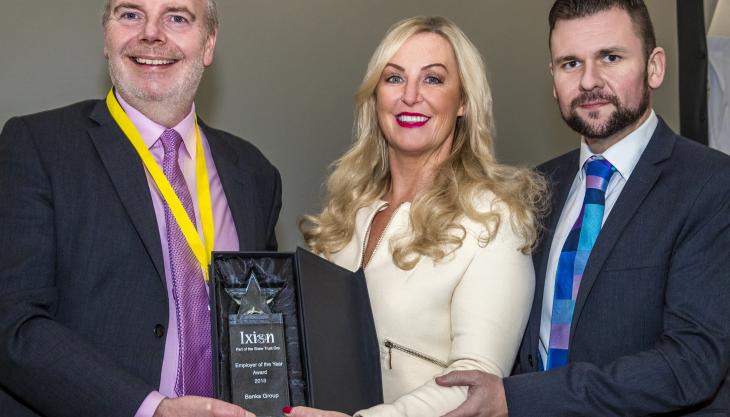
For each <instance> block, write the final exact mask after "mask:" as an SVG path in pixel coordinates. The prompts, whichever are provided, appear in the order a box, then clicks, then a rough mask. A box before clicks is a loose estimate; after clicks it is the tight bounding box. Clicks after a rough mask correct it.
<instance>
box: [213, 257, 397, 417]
mask: <svg viewBox="0 0 730 417" xmlns="http://www.w3.org/2000/svg"><path fill="white" fill-rule="evenodd" d="M209 285H210V301H211V324H212V336H213V360H214V364H213V369H214V377H215V381H214V385H215V387H216V395H217V398H219V399H221V400H224V401H228V402H231V403H234V404H237V405H240V406H241V407H243V408H245V409H247V410H249V411H251V412H253V413H255V414H256V415H257V416H258V417H267V416H277V417H279V416H281V415H282V414H281V409H282V408H283V407H284V406H286V405H291V406H297V405H306V406H310V407H317V408H322V409H327V410H337V411H341V412H343V413H346V414H353V413H354V412H355V411H358V410H361V409H363V408H367V407H370V406H373V405H376V404H379V403H382V401H383V399H382V395H383V394H382V384H381V381H380V359H379V349H378V342H377V337H376V335H375V326H374V324H373V318H372V312H371V310H370V299H369V297H368V293H367V285H366V284H365V278H364V276H363V274H362V271H358V272H351V271H348V270H346V269H343V268H340V267H339V266H337V265H335V264H332V263H330V262H329V261H327V260H326V259H323V258H320V257H319V256H316V255H314V254H312V253H310V252H307V251H306V250H303V249H297V251H296V253H275V252H214V253H213V260H212V263H211V268H210V283H209Z"/></svg>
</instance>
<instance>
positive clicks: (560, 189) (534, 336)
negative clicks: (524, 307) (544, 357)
mask: <svg viewBox="0 0 730 417" xmlns="http://www.w3.org/2000/svg"><path fill="white" fill-rule="evenodd" d="M579 156H580V153H579V152H578V151H574V152H571V153H569V154H567V155H565V156H564V157H561V158H559V159H558V160H557V161H555V162H556V163H555V164H551V165H550V166H549V167H544V168H543V169H541V172H542V174H543V175H545V176H546V177H547V180H548V184H549V186H550V195H551V197H550V213H549V214H548V217H547V218H546V222H545V229H544V231H543V235H542V237H541V240H540V245H539V246H538V248H537V250H536V251H535V254H534V255H533V257H534V265H535V298H534V299H533V305H532V312H531V313H530V323H531V325H530V326H529V328H528V331H529V332H530V335H529V337H530V340H532V341H533V343H535V344H534V347H535V348H534V349H532V350H531V351H537V343H538V338H539V336H540V321H541V320H542V303H543V297H544V294H543V291H544V288H545V274H546V272H547V263H548V257H549V256H550V246H551V245H552V242H553V237H554V236H555V228H556V227H557V225H558V220H560V214H561V213H562V211H563V207H564V206H565V201H566V200H567V199H568V193H569V192H570V187H571V185H572V184H573V180H574V179H575V174H576V172H577V171H578V161H579Z"/></svg>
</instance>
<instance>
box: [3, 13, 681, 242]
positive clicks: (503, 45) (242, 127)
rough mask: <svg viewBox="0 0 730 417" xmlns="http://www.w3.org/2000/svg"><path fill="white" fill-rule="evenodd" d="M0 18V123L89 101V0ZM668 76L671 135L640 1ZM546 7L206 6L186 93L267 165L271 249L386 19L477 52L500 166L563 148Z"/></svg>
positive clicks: (305, 189)
mask: <svg viewBox="0 0 730 417" xmlns="http://www.w3.org/2000/svg"><path fill="white" fill-rule="evenodd" d="M12 3H13V5H12V7H5V9H4V10H3V13H2V14H0V56H2V70H1V71H0V124H2V123H4V122H5V121H6V120H7V119H8V118H9V117H11V116H13V115H20V114H27V113H31V112H37V111H40V110H44V109H50V108H54V107H58V106H61V105H64V104H68V103H70V102H74V101H78V100H83V99H87V98H95V97H96V98H101V97H103V95H104V93H105V92H106V90H107V89H108V88H109V85H108V81H107V76H106V64H105V61H104V58H103V56H102V33H101V26H100V23H99V21H100V15H101V6H102V1H100V0H98V1H97V0H62V1H61V0H23V1H13V2H12ZM647 4H648V6H649V9H650V12H651V13H652V16H653V19H654V24H655V29H656V32H657V36H658V40H659V43H660V44H661V45H663V46H664V47H665V48H666V49H667V54H668V57H669V62H668V65H669V69H668V74H667V77H666V80H665V85H664V87H663V88H662V89H661V90H659V91H658V92H657V93H656V94H655V103H656V108H657V111H658V112H659V113H660V114H661V115H662V116H663V117H664V118H665V119H666V120H667V121H668V122H669V124H670V125H672V126H673V127H674V128H675V129H678V127H679V122H678V120H679V117H678V98H677V94H678V93H677V91H678V88H677V56H676V55H677V54H676V50H677V47H676V17H675V14H676V10H675V7H676V6H675V2H674V1H668V0H648V1H647ZM550 5H551V2H550V1H547V0H537V1H536V0H460V1H443V0H398V1H392V0H369V1H365V0H351V1H342V0H297V1H294V0H219V7H220V12H221V20H222V26H221V33H220V37H219V44H218V48H217V53H216V61H215V63H214V65H213V67H211V68H210V69H209V71H208V72H207V73H206V76H205V78H204V80H203V83H202V86H201V90H200V95H199V99H198V109H199V112H200V114H201V116H202V117H203V118H204V119H205V120H206V121H207V122H208V123H210V124H212V125H213V126H216V127H219V128H223V129H225V130H228V131H230V132H233V133H235V134H237V135H239V136H242V137H244V138H247V139H249V140H251V141H252V142H254V143H255V144H257V145H258V146H259V147H260V148H261V149H262V151H263V152H264V153H265V154H266V155H267V156H268V157H269V158H270V159H271V160H272V161H273V162H274V164H275V165H277V166H278V167H279V169H280V170H281V173H282V177H283V181H284V190H283V191H284V208H283V211H282V214H281V220H280V222H279V228H278V234H279V241H280V247H281V249H283V250H291V249H293V248H294V247H295V246H296V245H297V244H298V242H299V241H300V238H299V234H298V231H297V229H296V221H297V219H298V218H299V216H300V215H301V214H302V213H305V212H313V211H315V210H317V208H318V207H319V198H320V192H321V183H322V181H323V179H324V176H325V173H326V170H327V165H328V164H329V163H330V162H331V161H332V160H334V159H335V158H337V157H338V156H339V155H340V154H341V153H342V151H343V150H344V149H345V148H346V147H347V145H348V143H349V141H350V132H351V123H352V97H353V93H354V91H355V89H356V88H357V85H358V84H359V81H360V79H361V77H362V75H363V72H364V70H365V65H366V63H367V61H368V59H369V57H370V54H371V53H372V51H373V49H374V48H375V46H376V45H377V43H378V42H379V40H380V38H381V37H382V35H383V34H384V32H385V31H386V29H387V28H388V27H389V26H390V25H391V24H392V23H394V22H395V21H397V20H399V19H401V18H403V17H407V16H412V15H416V14H438V15H444V16H447V17H450V18H452V19H453V20H454V21H455V22H456V23H457V24H458V25H460V26H461V28H462V29H463V30H464V31H465V32H466V33H467V34H468V35H469V37H470V38H471V39H472V41H473V42H474V43H475V44H476V45H477V47H478V48H479V49H480V51H481V52H482V53H483V54H484V56H485V60H486V62H487V67H488V76H489V79H490V81H491V83H492V87H493V92H494V101H495V115H496V120H497V133H498V136H497V151H498V155H499V157H500V158H501V159H502V160H503V161H506V162H510V163H521V164H531V165H533V164H536V163H539V162H541V161H543V160H546V159H548V158H551V157H553V156H556V155H558V154H560V153H562V152H565V151H567V150H569V149H570V148H573V147H574V146H576V145H577V143H578V138H577V136H576V135H575V134H574V133H572V132H571V131H570V130H569V129H568V128H567V127H565V126H564V124H563V122H562V120H561V119H560V117H559V114H558V111H557V109H556V106H555V104H554V102H553V99H552V95H551V84H550V77H549V74H548V70H547V63H548V51H547V31H548V29H547V12H548V10H549V7H550Z"/></svg>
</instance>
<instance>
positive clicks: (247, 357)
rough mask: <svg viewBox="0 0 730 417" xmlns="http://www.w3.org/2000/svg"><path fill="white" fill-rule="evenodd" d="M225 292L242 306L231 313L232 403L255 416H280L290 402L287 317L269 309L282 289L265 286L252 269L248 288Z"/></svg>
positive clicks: (227, 289) (229, 327)
mask: <svg viewBox="0 0 730 417" xmlns="http://www.w3.org/2000/svg"><path fill="white" fill-rule="evenodd" d="M225 291H226V293H227V294H228V295H229V296H231V298H233V300H234V301H235V302H236V303H237V304H238V305H239V309H238V311H237V312H236V313H232V314H229V315H228V333H229V343H230V346H229V349H230V355H231V356H230V378H231V396H232V402H233V403H234V404H237V405H240V406H243V405H244V403H245V404H246V406H247V407H250V408H251V409H255V410H256V415H261V416H273V415H278V414H279V413H280V411H281V409H282V408H283V407H284V406H286V405H289V402H290V401H289V386H288V384H287V379H288V378H287V373H286V369H287V366H286V345H285V343H284V318H283V315H282V314H281V313H272V312H271V309H270V308H269V303H271V302H272V301H273V299H274V297H276V295H277V293H278V292H279V290H278V289H276V288H266V289H262V288H261V286H260V284H259V282H258V278H257V277H256V273H255V272H254V271H251V272H250V274H249V277H248V282H247V284H246V287H245V288H226V289H225Z"/></svg>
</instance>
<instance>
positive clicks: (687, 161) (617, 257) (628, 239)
mask: <svg viewBox="0 0 730 417" xmlns="http://www.w3.org/2000/svg"><path fill="white" fill-rule="evenodd" d="M578 156H579V152H578V151H577V150H576V151H573V152H570V153H568V154H565V155H563V156H561V157H558V158H556V159H554V160H552V161H549V162H547V163H545V164H543V165H542V166H540V167H539V170H540V171H541V172H542V173H543V174H544V175H546V177H547V179H548V181H549V183H550V184H551V185H552V207H553V210H552V213H551V215H550V216H549V218H548V219H547V221H546V227H547V230H546V233H545V235H544V237H543V240H542V244H541V245H540V247H539V248H538V250H537V252H536V253H535V254H534V257H533V259H534V263H535V270H536V276H537V283H536V295H535V299H534V302H533V307H532V313H531V316H530V320H529V323H528V327H527V331H526V332H525V336H524V339H523V342H522V346H521V348H520V352H519V356H518V359H517V364H516V368H515V371H516V373H517V374H519V375H515V376H512V377H509V378H506V379H505V380H504V384H505V392H506V394H507V402H508V406H509V413H510V416H511V417H521V416H530V417H534V416H546V417H547V416H642V415H653V414H661V413H667V414H666V415H673V416H683V415H690V414H691V415H703V416H730V411H728V410H729V409H730V382H728V368H729V367H730V157H728V156H726V155H724V154H721V153H719V152H717V151H714V150H711V149H709V148H707V147H704V146H702V145H699V144H697V143H695V142H692V141H689V140H687V139H685V138H682V137H679V136H677V135H675V134H674V133H673V132H672V131H671V129H670V128H669V127H668V126H667V125H666V124H665V123H664V121H662V120H660V121H659V125H658V126H657V128H656V131H655V132H654V135H653V136H652V138H651V140H650V142H649V144H648V146H647V148H646V150H645V151H644V153H643V154H642V156H641V158H640V160H639V162H638V164H637V165H636V168H635V169H634V171H633V173H632V175H631V177H630V178H629V180H628V182H627V183H626V185H625V187H624V189H623V191H622V193H621V195H620V196H619V198H618V200H617V201H616V204H615V205H614V207H613V209H612V211H611V213H610V215H609V216H608V218H607V219H606V221H605V223H604V225H603V228H602V230H601V233H600V235H599V236H598V240H597V241H596V244H595V246H594V247H593V250H592V252H591V255H590V258H589V260H588V264H587V265H586V269H585V272H584V274H583V281H582V283H581V287H580V290H579V291H578V296H577V300H576V306H575V312H574V315H573V321H572V324H571V335H570V358H569V364H568V365H567V366H565V367H564V368H560V369H557V370H552V371H549V372H538V343H539V341H538V338H539V328H540V315H541V308H542V300H543V294H542V291H543V288H544V283H545V269H546V266H547V258H548V254H549V252H550V244H551V242H552V238H553V231H554V230H555V226H556V224H557V222H558V218H559V217H560V213H561V210H562V208H563V205H564V204H565V200H566V198H567V195H568V191H569V189H570V186H571V184H572V182H573V178H574V177H575V174H576V171H577V169H578V168H579V167H578ZM694 413H696V414H694ZM661 415H664V414H661Z"/></svg>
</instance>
